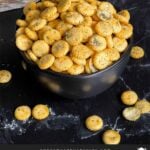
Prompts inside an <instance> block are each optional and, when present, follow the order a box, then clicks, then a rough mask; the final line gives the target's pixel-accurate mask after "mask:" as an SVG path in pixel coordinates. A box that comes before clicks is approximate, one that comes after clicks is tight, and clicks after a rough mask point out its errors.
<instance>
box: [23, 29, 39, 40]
mask: <svg viewBox="0 0 150 150" xmlns="http://www.w3.org/2000/svg"><path fill="white" fill-rule="evenodd" d="M25 34H26V35H27V36H28V37H29V38H30V39H31V40H33V41H36V40H38V34H37V33H36V32H35V31H32V30H31V29H30V28H25Z"/></svg>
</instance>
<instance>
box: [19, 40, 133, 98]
mask: <svg viewBox="0 0 150 150" xmlns="http://www.w3.org/2000/svg"><path fill="white" fill-rule="evenodd" d="M132 39H133V38H131V39H130V40H129V41H128V43H129V45H128V47H127V48H126V50H125V51H124V53H123V54H122V55H121V58H120V60H118V61H117V62H115V63H114V64H113V65H111V66H109V67H108V68H106V69H104V70H102V71H98V72H96V73H93V74H89V75H88V74H85V75H84V74H83V75H77V76H73V75H68V74H62V73H56V72H53V71H51V70H44V71H43V70H40V69H39V68H38V66H37V65H36V64H34V63H32V62H31V61H29V60H28V59H27V58H26V57H25V55H24V54H23V52H20V53H21V55H22V56H23V60H24V62H25V64H26V67H27V70H28V72H29V73H30V74H31V75H32V77H33V78H36V79H37V80H38V81H39V82H40V83H42V85H44V87H46V88H48V89H49V90H50V91H52V92H54V93H57V94H58V95H61V96H63V97H66V98H70V99H81V98H87V97H92V96H95V95H97V94H100V93H102V92H103V91H105V90H107V89H108V88H109V87H111V86H112V85H113V84H114V83H115V82H116V80H117V79H118V78H119V76H120V75H121V73H122V72H123V70H124V69H125V67H126V64H127V62H128V60H129V54H130V49H131V45H132V41H133V40H132Z"/></svg>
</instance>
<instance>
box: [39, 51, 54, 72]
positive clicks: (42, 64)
mask: <svg viewBox="0 0 150 150" xmlns="http://www.w3.org/2000/svg"><path fill="white" fill-rule="evenodd" d="M54 61H55V57H54V56H53V55H52V54H47V55H44V56H43V57H41V58H40V60H39V61H38V66H39V68H40V69H41V70H45V69H48V68H50V67H51V66H52V65H53V63H54Z"/></svg>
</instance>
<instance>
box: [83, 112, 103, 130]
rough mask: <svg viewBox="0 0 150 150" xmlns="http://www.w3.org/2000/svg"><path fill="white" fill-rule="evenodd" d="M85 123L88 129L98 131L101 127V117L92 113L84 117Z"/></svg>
mask: <svg viewBox="0 0 150 150" xmlns="http://www.w3.org/2000/svg"><path fill="white" fill-rule="evenodd" d="M85 125H86V127H87V129H89V130H90V131H94V132H95V131H99V130H100V129H102V128H103V119H102V118H101V117H100V116H97V115H92V116H89V117H88V118H87V119H86V121H85Z"/></svg>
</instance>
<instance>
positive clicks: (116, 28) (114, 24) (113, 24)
mask: <svg viewBox="0 0 150 150" xmlns="http://www.w3.org/2000/svg"><path fill="white" fill-rule="evenodd" d="M108 22H109V23H110V24H111V27H112V30H113V33H114V34H115V33H119V32H120V31H121V29H122V26H121V24H120V22H119V20H117V19H115V18H111V19H110V20H108Z"/></svg>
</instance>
